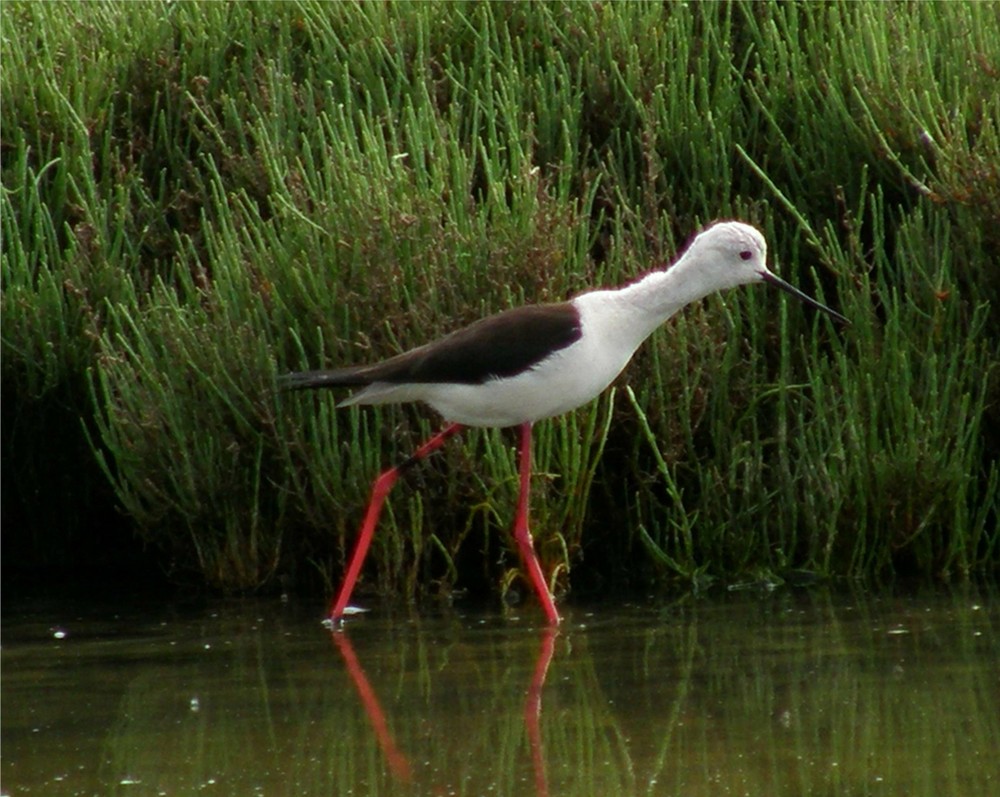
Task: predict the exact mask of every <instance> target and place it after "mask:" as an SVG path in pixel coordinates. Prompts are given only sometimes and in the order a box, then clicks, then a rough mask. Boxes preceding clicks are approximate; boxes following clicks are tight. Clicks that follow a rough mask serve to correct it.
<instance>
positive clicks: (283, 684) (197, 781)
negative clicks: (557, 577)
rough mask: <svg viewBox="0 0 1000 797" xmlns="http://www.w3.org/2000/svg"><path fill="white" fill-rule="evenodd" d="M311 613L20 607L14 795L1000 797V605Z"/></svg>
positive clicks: (827, 600) (757, 599)
mask: <svg viewBox="0 0 1000 797" xmlns="http://www.w3.org/2000/svg"><path fill="white" fill-rule="evenodd" d="M321 609H322V607H318V606H314V605H309V606H299V605H285V604H281V603H278V602H261V601H254V602H226V603H219V604H214V605H212V606H210V607H209V608H207V609H205V608H202V609H197V610H195V609H187V610H182V609H177V608H173V607H169V606H162V605H153V606H145V607H141V608H138V607H135V606H125V607H118V608H117V609H115V608H112V607H109V606H107V605H89V606H79V605H77V606H73V607H67V606H66V605H65V604H60V605H56V604H55V603H49V604H38V603H36V604H32V605H29V604H23V603H22V604H21V605H17V603H16V602H15V603H13V604H12V602H11V601H7V603H6V604H5V606H4V612H5V617H4V620H3V631H2V634H3V652H2V665H3V681H2V685H3V705H2V769H0V772H2V791H3V793H4V794H11V795H16V794H44V795H78V794H79V795H91V794H94V795H161V794H162V795H188V794H206V795H295V796H296V797H299V796H300V795H313V794H317V795H319V794H322V795H347V794H355V795H382V794H389V795H392V794H428V795H449V794H460V795H532V794H550V795H645V794H650V795H661V794H662V795H691V796H695V797H696V796H698V795H796V796H801V795H810V794H818V795H908V797H920V796H922V795H926V796H927V797H942V795H991V794H1000V666H998V664H1000V603H998V600H997V596H996V594H995V593H989V594H984V593H982V592H976V591H971V590H967V591H963V592H956V593H948V594H936V595H929V596H927V595H924V596H919V595H918V596H913V595H907V596H879V597H873V596H866V595H862V596H837V595H831V594H830V593H828V592H825V591H814V592H779V593H775V594H771V595H760V594H753V595H748V594H740V595H727V596H722V597H721V598H718V599H714V600H702V601H693V600H687V601H683V602H681V603H679V604H676V605H672V606H661V607H655V608H652V607H636V606H621V605H619V606H600V607H595V608H594V609H593V610H585V609H582V608H579V607H577V608H570V609H569V610H568V611H567V618H566V622H565V623H564V625H563V627H562V628H561V629H560V631H559V632H558V634H555V635H552V634H549V633H546V632H545V631H543V630H542V629H541V628H540V627H538V622H539V619H540V617H539V615H538V614H537V613H535V612H534V611H532V610H530V609H526V610H524V612H523V613H522V614H521V615H520V617H508V618H501V617H497V616H484V615H463V614H461V613H456V614H454V615H451V616H448V617H432V616H427V615H424V616H422V617H399V616H393V617H389V616H386V615H385V614H384V613H381V612H373V613H372V614H369V615H367V616H364V617H362V618H358V619H356V620H355V621H354V622H352V623H351V624H350V625H349V627H348V630H347V631H346V633H343V634H338V635H334V636H331V635H330V634H329V633H328V632H326V631H324V630H323V628H322V627H321V626H320V624H319V622H318V620H317V614H318V613H319V612H320V611H321Z"/></svg>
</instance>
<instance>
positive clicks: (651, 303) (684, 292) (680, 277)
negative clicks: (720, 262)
mask: <svg viewBox="0 0 1000 797" xmlns="http://www.w3.org/2000/svg"><path fill="white" fill-rule="evenodd" d="M714 290H715V288H714V286H712V285H708V284H706V281H705V280H703V279H699V270H698V268H697V263H696V262H695V261H694V260H693V259H689V258H687V257H682V258H681V259H680V260H678V261H677V262H676V263H675V264H674V265H673V266H671V267H670V268H669V269H667V270H666V271H654V272H652V273H651V274H647V275H646V276H645V277H643V278H642V279H640V280H639V281H638V282H633V283H632V284H631V285H626V286H625V287H624V288H620V289H619V290H618V291H616V293H617V294H618V297H619V299H620V300H621V301H623V302H626V303H627V304H629V305H631V306H632V307H634V308H635V309H636V310H638V311H639V313H638V317H637V318H636V321H637V322H638V323H639V325H640V326H641V327H643V328H644V332H645V334H646V335H648V334H650V333H651V332H652V331H653V330H654V329H656V328H657V327H658V326H660V325H661V324H662V323H663V322H664V321H666V320H667V319H668V318H670V317H671V316H672V315H674V313H676V312H677V311H678V310H680V309H681V308H683V307H685V306H686V305H688V304H691V302H696V301H698V300H699V299H702V298H704V297H705V296H708V294H710V293H712V292H713V291H714Z"/></svg>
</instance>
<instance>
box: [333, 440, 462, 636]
mask: <svg viewBox="0 0 1000 797" xmlns="http://www.w3.org/2000/svg"><path fill="white" fill-rule="evenodd" d="M461 430H462V425H461V424H459V423H453V424H451V425H450V426H448V427H446V428H445V429H443V430H442V431H440V432H438V433H437V434H436V435H434V437H432V438H431V439H430V440H428V441H427V442H426V443H424V444H423V445H422V446H420V448H418V449H417V450H416V451H415V452H414V453H413V456H412V457H410V458H409V459H408V460H406V461H405V462H403V463H402V464H400V465H396V466H395V467H393V468H389V470H387V471H385V473H383V474H382V475H381V476H379V477H378V478H377V479H376V480H375V484H374V485H372V497H371V500H370V501H369V502H368V511H367V512H365V519H364V522H363V523H362V524H361V531H360V532H359V533H358V542H357V545H356V546H355V548H354V554H353V555H352V556H351V564H350V566H349V567H348V568H347V574H346V575H345V576H344V583H343V585H342V586H341V588H340V593H339V594H338V595H337V600H336V601H334V603H333V608H332V609H331V610H330V618H331V619H332V620H333V622H334V623H336V622H337V621H339V620H340V618H341V617H343V616H344V609H345V608H347V602H348V601H349V600H350V599H351V592H352V591H353V590H354V584H355V582H356V581H357V580H358V575H359V574H360V573H361V565H362V564H363V563H364V561H365V556H366V555H367V553H368V546H369V545H371V542H372V535H373V534H374V533H375V525H376V524H377V523H378V517H379V515H380V514H381V513H382V504H384V503H385V498H386V496H387V495H389V491H390V490H391V489H392V486H393V485H394V484H395V483H396V479H398V478H399V474H400V473H401V472H402V471H403V470H405V469H406V468H408V467H410V466H411V465H415V464H416V463H417V462H419V461H420V460H422V459H424V458H425V457H427V456H428V455H430V454H433V453H434V452H435V451H437V450H438V449H439V448H441V446H443V445H444V443H445V441H446V440H447V439H448V438H449V437H453V436H454V435H456V434H458V432H460V431H461Z"/></svg>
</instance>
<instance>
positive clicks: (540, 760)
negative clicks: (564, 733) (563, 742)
mask: <svg viewBox="0 0 1000 797" xmlns="http://www.w3.org/2000/svg"><path fill="white" fill-rule="evenodd" d="M555 644H556V629H555V627H553V626H549V627H548V628H546V629H545V630H544V631H543V632H542V646H541V648H539V650H538V661H536V662H535V674H534V676H533V677H532V679H531V686H530V687H529V688H528V699H527V700H525V701H524V725H525V728H526V729H527V731H528V744H529V745H530V746H531V760H532V762H533V763H534V765H535V792H536V794H537V795H538V797H548V793H549V786H548V782H547V781H546V779H545V752H544V750H543V749H542V730H541V727H540V721H541V718H542V687H543V686H545V676H546V675H547V674H548V671H549V662H551V661H552V654H553V653H555Z"/></svg>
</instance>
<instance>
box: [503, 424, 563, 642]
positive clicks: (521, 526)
mask: <svg viewBox="0 0 1000 797" xmlns="http://www.w3.org/2000/svg"><path fill="white" fill-rule="evenodd" d="M530 489H531V424H530V423H523V424H521V493H520V495H519V496H518V499H517V517H516V518H515V520H514V540H515V541H516V542H517V547H518V550H520V552H521V559H522V561H523V562H524V567H525V569H526V570H527V571H528V575H529V576H530V577H531V583H532V584H533V585H534V587H535V592H536V593H537V594H538V600H539V602H540V603H541V604H542V609H544V610H545V618H546V619H547V620H548V621H549V623H550V624H551V625H558V624H559V612H557V611H556V605H555V603H554V602H553V600H552V594H551V593H550V592H549V587H548V584H546V583H545V575H544V574H543V573H542V566H541V565H540V564H539V563H538V556H537V555H536V554H535V545H534V542H533V541H532V539H531V532H530V531H529V530H528V495H529V493H530Z"/></svg>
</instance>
